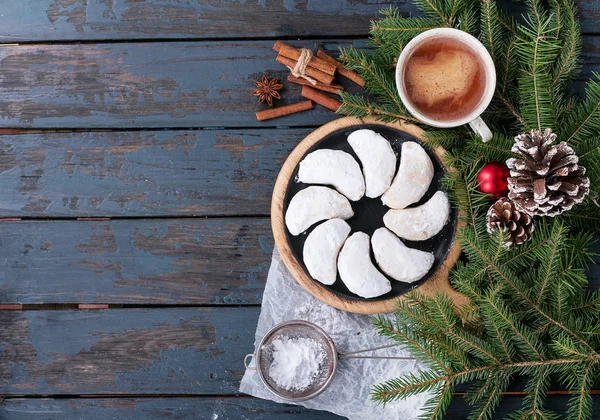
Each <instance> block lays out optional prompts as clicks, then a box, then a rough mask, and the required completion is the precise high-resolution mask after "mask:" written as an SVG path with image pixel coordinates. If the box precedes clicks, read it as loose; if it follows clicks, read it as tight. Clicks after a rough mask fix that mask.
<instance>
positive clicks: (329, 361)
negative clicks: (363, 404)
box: [244, 320, 413, 401]
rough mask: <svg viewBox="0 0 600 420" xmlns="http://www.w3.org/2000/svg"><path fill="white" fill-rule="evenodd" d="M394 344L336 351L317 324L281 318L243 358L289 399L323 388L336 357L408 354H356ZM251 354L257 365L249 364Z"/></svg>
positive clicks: (314, 393) (306, 396) (275, 391)
mask: <svg viewBox="0 0 600 420" xmlns="http://www.w3.org/2000/svg"><path fill="white" fill-rule="evenodd" d="M394 346H397V344H391V345H388V346H382V347H376V348H372V349H365V350H359V351H354V352H350V353H338V352H337V350H336V347H335V343H334V342H333V340H332V339H331V338H330V337H329V336H328V335H327V334H326V333H325V331H323V330H322V329H321V328H320V327H318V326H317V325H315V324H313V323H311V322H308V321H303V320H293V321H287V322H283V323H281V324H279V325H277V326H275V327H274V328H272V329H271V330H270V331H269V332H267V334H265V336H264V337H263V339H262V340H261V342H260V344H259V345H258V348H257V350H256V353H255V354H248V355H246V357H245V358H244V364H245V365H246V368H247V369H256V370H257V371H258V375H259V376H260V379H261V380H262V382H263V383H264V384H265V386H266V387H267V389H269V390H270V391H271V392H272V393H273V394H275V395H277V396H278V397H280V398H283V399H285V400H288V401H305V400H308V399H311V398H314V397H316V396H317V395H319V394H320V393H321V392H323V391H324V390H325V389H326V388H327V386H328V385H329V384H330V383H331V381H332V380H333V377H334V375H335V372H336V370H337V367H338V360H339V359H350V358H356V359H359V358H369V359H380V358H385V359H409V360H412V359H413V358H411V357H378V356H355V355H356V354H358V353H364V352H367V351H373V350H379V349H382V348H387V347H394ZM250 357H254V360H255V363H256V368H254V367H250V366H249V365H248V363H247V362H248V359H249V358H250Z"/></svg>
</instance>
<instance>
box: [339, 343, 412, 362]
mask: <svg viewBox="0 0 600 420" xmlns="http://www.w3.org/2000/svg"><path fill="white" fill-rule="evenodd" d="M397 346H400V344H398V343H396V344H389V345H387V346H380V347H372V348H370V349H362V350H357V351H352V352H349V353H339V352H338V358H339V359H340V360H341V359H397V360H416V359H415V358H414V357H400V356H398V357H396V356H356V355H357V354H360V353H366V352H369V351H375V350H381V349H387V348H390V347H397Z"/></svg>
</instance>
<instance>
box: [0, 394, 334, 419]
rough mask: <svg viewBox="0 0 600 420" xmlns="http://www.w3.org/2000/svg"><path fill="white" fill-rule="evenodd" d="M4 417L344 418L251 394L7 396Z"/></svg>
mask: <svg viewBox="0 0 600 420" xmlns="http://www.w3.org/2000/svg"><path fill="white" fill-rule="evenodd" d="M0 418H2V420H32V419H42V418H43V419H44V420H65V419H92V418H93V419H94V420H115V419H117V420H140V419H142V420H164V419H165V418H167V419H176V420H236V419H247V420H333V419H342V418H343V417H339V416H336V415H335V414H332V413H328V412H326V411H317V410H309V409H307V408H304V407H300V406H297V405H291V404H277V403H274V402H271V401H266V400H258V399H256V398H250V397H233V398H224V397H186V398H73V399H71V398H69V399H48V398H41V399H37V398H36V399H30V398H27V399H23V398H16V399H12V398H11V399H7V400H4V402H3V403H2V404H0Z"/></svg>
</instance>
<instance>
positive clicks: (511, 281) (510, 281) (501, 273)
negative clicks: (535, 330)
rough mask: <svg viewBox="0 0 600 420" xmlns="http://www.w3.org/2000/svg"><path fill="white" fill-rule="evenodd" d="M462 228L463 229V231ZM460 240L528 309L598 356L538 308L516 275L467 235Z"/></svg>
mask: <svg viewBox="0 0 600 420" xmlns="http://www.w3.org/2000/svg"><path fill="white" fill-rule="evenodd" d="M464 230H465V229H463V231H464ZM461 242H463V243H464V244H465V245H467V246H469V248H470V249H471V250H472V251H474V252H476V253H478V254H479V257H480V258H481V259H483V260H484V261H486V262H487V264H488V267H489V268H490V269H491V270H492V271H493V273H494V274H495V275H497V276H498V277H499V278H500V279H501V280H502V281H503V282H504V283H505V284H506V285H508V286H510V288H511V289H512V290H513V291H514V292H515V293H516V295H517V296H518V297H519V298H521V299H522V300H523V302H524V303H525V304H526V305H527V308H528V309H531V310H533V311H535V312H537V313H538V314H539V315H541V316H542V317H543V318H545V319H546V320H547V321H549V322H550V323H551V324H553V325H555V326H556V327H557V328H558V329H559V330H562V331H564V332H566V333H567V334H569V335H570V336H572V337H573V338H575V339H576V340H577V341H579V342H580V343H581V344H583V345H584V346H585V347H586V348H587V350H588V351H589V352H590V353H591V354H593V355H594V356H598V354H597V353H596V351H595V350H594V349H593V348H592V347H591V346H590V345H589V344H588V343H587V342H586V341H585V340H584V339H583V338H582V337H580V336H579V335H578V334H577V333H576V332H574V331H571V330H570V329H569V328H567V327H566V326H565V325H563V324H562V323H561V322H559V321H556V320H555V319H553V318H552V317H551V316H550V315H548V313H546V312H545V311H544V310H543V309H542V308H540V307H539V306H538V305H536V304H535V303H534V302H533V301H532V300H531V299H530V298H529V297H527V295H526V294H525V293H524V292H523V290H522V288H520V287H519V286H518V285H517V284H516V282H515V278H516V276H515V275H514V274H512V273H511V274H507V273H506V271H507V270H506V269H502V268H501V267H500V266H498V265H497V263H496V262H495V261H493V260H492V259H491V258H489V256H488V255H486V254H485V253H484V251H483V250H482V249H481V248H479V247H478V246H477V244H475V243H474V242H472V241H471V240H470V238H469V237H468V236H467V235H461Z"/></svg>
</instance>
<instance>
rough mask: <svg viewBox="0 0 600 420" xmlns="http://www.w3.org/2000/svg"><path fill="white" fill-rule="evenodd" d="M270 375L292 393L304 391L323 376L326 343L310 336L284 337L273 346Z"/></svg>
mask: <svg viewBox="0 0 600 420" xmlns="http://www.w3.org/2000/svg"><path fill="white" fill-rule="evenodd" d="M270 346H271V349H270V350H272V352H273V353H272V354H273V361H272V362H271V365H270V366H269V376H270V377H271V379H273V381H275V383H276V384H277V385H278V386H280V387H281V388H284V389H287V390H288V391H291V390H294V391H304V390H306V389H307V388H308V387H309V386H311V385H312V384H313V382H314V381H315V380H316V379H318V378H319V377H320V376H321V373H322V370H323V369H324V366H323V362H324V360H325V357H326V353H325V349H324V348H323V343H321V342H319V341H316V340H314V339H313V338H308V337H297V338H292V337H288V336H287V335H281V336H279V337H277V338H275V339H274V340H273V341H272V342H271V344H270Z"/></svg>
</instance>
